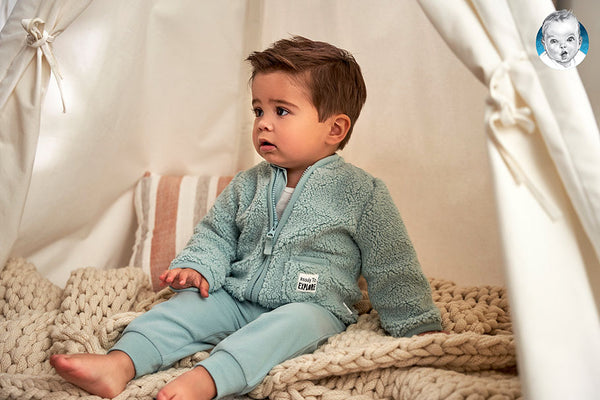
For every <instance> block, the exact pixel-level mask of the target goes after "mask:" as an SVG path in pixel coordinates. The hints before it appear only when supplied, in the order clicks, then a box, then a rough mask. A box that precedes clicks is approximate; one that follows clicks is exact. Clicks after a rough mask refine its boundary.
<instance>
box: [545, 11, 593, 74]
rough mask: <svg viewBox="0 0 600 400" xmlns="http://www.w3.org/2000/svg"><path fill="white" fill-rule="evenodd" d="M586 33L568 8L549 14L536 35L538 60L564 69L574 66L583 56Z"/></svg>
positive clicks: (586, 44) (585, 45)
mask: <svg viewBox="0 0 600 400" xmlns="http://www.w3.org/2000/svg"><path fill="white" fill-rule="evenodd" d="M588 47H589V41H588V35H587V32H586V30H585V28H584V27H583V25H582V24H581V23H580V22H579V21H578V20H577V18H576V17H575V15H574V14H573V13H572V12H571V11H568V10H559V11H555V12H553V13H551V14H549V15H548V16H547V17H546V19H545V20H544V22H543V23H542V26H541V27H540V29H539V31H538V34H537V37H536V48H537V52H538V55H539V57H540V60H542V62H543V63H544V64H546V65H547V66H549V67H551V68H554V69H558V70H565V69H571V68H573V67H576V66H577V65H579V63H581V61H583V59H584V58H585V56H586V54H587V51H588Z"/></svg>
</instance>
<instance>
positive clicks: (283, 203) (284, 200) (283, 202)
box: [275, 187, 294, 219]
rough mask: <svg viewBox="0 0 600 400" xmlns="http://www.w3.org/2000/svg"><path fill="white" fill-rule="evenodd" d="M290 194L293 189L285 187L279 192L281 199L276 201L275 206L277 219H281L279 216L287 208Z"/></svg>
mask: <svg viewBox="0 0 600 400" xmlns="http://www.w3.org/2000/svg"><path fill="white" fill-rule="evenodd" d="M292 193H294V188H292V187H286V188H284V189H283V192H281V197H280V198H279V200H278V201H277V205H276V206H275V211H276V212H277V218H279V219H281V215H282V214H283V210H285V208H286V207H287V205H288V203H289V202H290V198H291V197H292Z"/></svg>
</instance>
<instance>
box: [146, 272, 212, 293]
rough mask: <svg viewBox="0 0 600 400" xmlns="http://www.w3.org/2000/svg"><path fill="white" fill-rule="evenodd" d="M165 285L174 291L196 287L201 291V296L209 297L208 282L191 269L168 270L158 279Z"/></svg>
mask: <svg viewBox="0 0 600 400" xmlns="http://www.w3.org/2000/svg"><path fill="white" fill-rule="evenodd" d="M158 279H160V280H161V283H162V284H163V285H165V286H166V285H169V286H171V287H172V288H173V289H176V290H180V289H187V288H190V287H195V288H198V290H200V296H202V297H205V298H206V297H208V288H209V287H208V281H207V280H206V279H205V278H204V276H202V274H201V273H199V272H198V271H196V270H194V269H191V268H174V269H169V270H166V271H165V272H163V273H162V275H161V276H159V277H158Z"/></svg>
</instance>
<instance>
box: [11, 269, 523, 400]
mask: <svg viewBox="0 0 600 400" xmlns="http://www.w3.org/2000/svg"><path fill="white" fill-rule="evenodd" d="M430 283H431V287H432V290H433V297H434V301H435V302H436V304H437V306H438V307H439V308H440V310H441V312H442V319H443V325H444V329H445V330H446V331H447V332H448V333H436V334H431V335H426V336H417V337H412V338H393V337H391V336H388V335H386V334H385V332H384V331H383V330H382V329H381V327H380V325H379V318H378V315H377V312H376V311H374V310H371V307H370V304H369V302H368V298H367V294H366V288H365V290H363V293H364V294H365V298H364V299H363V301H361V305H360V309H361V312H363V315H361V316H360V318H359V321H358V322H357V323H356V324H353V325H351V326H349V327H348V329H347V330H346V331H345V332H343V333H341V334H339V335H336V336H334V337H332V338H330V340H329V341H328V342H327V343H326V344H325V345H323V346H322V347H321V348H319V349H318V350H317V351H316V352H314V353H312V354H307V355H304V356H301V357H297V358H295V359H291V360H288V361H286V362H284V363H282V364H280V365H278V366H276V367H275V368H273V370H272V371H271V372H270V374H269V375H268V376H267V377H266V378H265V380H264V381H263V382H262V383H261V384H260V385H259V386H258V387H257V388H255V389H254V391H252V392H251V393H250V396H251V397H254V398H267V397H268V398H271V399H286V400H287V399H294V400H302V399H306V400H308V399H315V400H317V399H319V400H337V399H340V400H341V399H352V400H362V399H467V398H468V399H472V398H476V399H517V398H520V396H521V393H520V385H519V380H518V377H517V375H516V373H515V372H514V371H515V366H516V361H515V348H514V338H513V335H512V326H511V322H510V313H509V307H508V301H507V299H506V293H505V290H504V289H503V288H497V287H487V286H478V287H472V288H461V287H458V286H456V285H455V284H453V283H452V282H448V281H445V280H435V279H434V280H431V281H430ZM171 295H172V292H171V291H169V290H164V291H162V292H159V293H154V292H153V291H152V290H151V288H150V284H149V279H148V277H147V276H146V275H145V274H144V273H143V272H142V271H141V269H139V268H135V267H125V268H119V269H111V270H99V269H94V268H81V269H78V270H75V271H73V273H72V274H71V277H70V279H69V281H68V282H67V285H66V287H65V288H64V289H60V288H58V287H57V286H55V285H53V284H52V283H50V282H49V281H48V280H46V279H45V278H43V277H42V276H41V275H39V274H38V272H37V271H36V268H35V266H34V265H32V264H31V263H28V262H27V261H26V260H24V259H16V258H15V259H11V260H9V261H8V263H7V264H6V265H5V266H4V268H3V269H2V270H1V271H0V311H1V316H0V351H1V352H0V354H1V356H0V398H2V399H90V400H91V399H98V397H97V396H91V395H89V394H87V393H86V392H84V391H82V390H81V389H79V388H77V387H75V386H73V385H71V384H69V383H67V382H65V381H64V380H62V378H60V377H59V376H58V375H56V373H55V372H54V370H53V369H52V367H51V366H50V364H49V362H48V359H49V357H50V355H52V354H55V353H65V352H66V353H79V352H90V353H98V354H104V353H106V351H107V350H108V349H109V348H110V347H111V346H112V345H113V344H114V343H115V341H116V340H117V339H118V337H119V335H120V334H121V332H122V330H123V329H124V328H125V327H126V326H127V324H128V323H129V322H131V320H132V319H133V318H135V317H136V316H138V315H140V313H142V312H144V311H146V310H148V309H150V308H151V307H152V306H153V305H154V304H157V303H159V302H161V301H164V300H166V299H167V298H168V297H170V296H171ZM206 357H208V353H207V352H201V353H197V354H195V355H193V356H190V357H187V358H185V359H183V360H181V361H180V362H178V363H177V364H176V365H174V366H173V367H172V368H171V369H168V370H165V371H161V372H157V373H155V374H151V375H147V376H144V377H142V378H140V379H137V380H134V381H132V382H131V383H130V384H129V385H128V386H127V388H126V389H125V391H124V392H123V393H121V394H120V395H119V396H118V397H117V399H118V400H123V399H130V398H136V399H148V400H149V399H153V398H154V396H155V395H156V393H157V392H158V390H159V389H160V388H161V387H163V386H164V385H165V384H166V383H167V382H169V381H170V380H172V379H174V378H175V377H177V376H178V375H180V374H181V373H183V372H185V371H187V370H189V369H190V368H192V367H193V366H194V365H195V364H196V363H197V362H198V361H200V360H202V359H204V358H206Z"/></svg>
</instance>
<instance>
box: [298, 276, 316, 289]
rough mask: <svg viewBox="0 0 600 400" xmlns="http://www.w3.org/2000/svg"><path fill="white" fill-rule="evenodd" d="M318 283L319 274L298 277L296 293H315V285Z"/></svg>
mask: <svg viewBox="0 0 600 400" xmlns="http://www.w3.org/2000/svg"><path fill="white" fill-rule="evenodd" d="M318 282H319V274H303V273H301V274H300V275H299V276H298V284H297V285H296V291H297V292H305V293H315V292H316V291H317V283H318Z"/></svg>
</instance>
